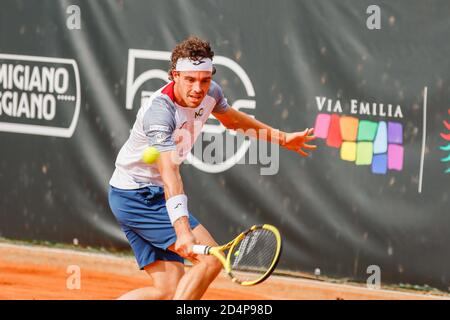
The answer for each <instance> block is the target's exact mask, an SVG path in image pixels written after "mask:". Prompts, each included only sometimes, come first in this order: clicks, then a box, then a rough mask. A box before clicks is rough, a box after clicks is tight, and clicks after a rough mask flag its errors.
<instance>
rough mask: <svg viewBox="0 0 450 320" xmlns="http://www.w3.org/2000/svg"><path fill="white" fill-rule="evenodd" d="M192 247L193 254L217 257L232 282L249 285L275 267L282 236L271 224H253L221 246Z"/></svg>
mask: <svg viewBox="0 0 450 320" xmlns="http://www.w3.org/2000/svg"><path fill="white" fill-rule="evenodd" d="M192 249H193V252H194V253H196V254H209V255H213V256H215V257H216V258H217V259H219V261H220V262H221V263H222V265H223V267H224V268H225V271H226V272H227V273H228V275H229V276H230V277H231V279H232V281H233V282H236V283H238V284H240V285H243V286H252V285H255V284H258V283H261V282H263V281H264V280H266V279H267V278H268V277H269V276H270V274H271V273H272V272H273V271H274V270H275V268H276V266H277V264H278V260H279V258H280V254H281V236H280V232H279V231H278V229H277V228H275V227H274V226H272V225H269V224H264V225H255V226H253V227H251V228H249V229H248V230H246V231H244V232H242V233H241V234H240V235H238V236H237V237H236V238H234V239H233V240H231V241H230V242H228V243H227V244H224V245H222V246H218V247H210V246H204V245H194V246H193V248H192ZM227 250H228V252H227V253H226V251H227Z"/></svg>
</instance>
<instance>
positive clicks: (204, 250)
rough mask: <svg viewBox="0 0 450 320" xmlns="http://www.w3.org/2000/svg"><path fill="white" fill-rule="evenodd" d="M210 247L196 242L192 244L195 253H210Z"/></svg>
mask: <svg viewBox="0 0 450 320" xmlns="http://www.w3.org/2000/svg"><path fill="white" fill-rule="evenodd" d="M210 248H211V247H210V246H203V245H199V244H195V245H193V246H192V252H194V253H195V254H209V249H210Z"/></svg>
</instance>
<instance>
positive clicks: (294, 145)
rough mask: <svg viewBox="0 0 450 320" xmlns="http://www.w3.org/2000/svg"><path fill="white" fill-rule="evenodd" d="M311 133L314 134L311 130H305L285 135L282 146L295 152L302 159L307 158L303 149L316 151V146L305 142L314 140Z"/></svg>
mask: <svg viewBox="0 0 450 320" xmlns="http://www.w3.org/2000/svg"><path fill="white" fill-rule="evenodd" d="M313 133H314V129H313V128H312V129H306V130H304V131H301V132H292V133H286V138H285V141H284V143H283V144H282V146H283V147H285V148H286V149H288V150H292V151H294V152H297V153H298V154H299V155H301V156H303V157H307V156H308V155H309V154H308V153H306V152H305V151H304V150H303V149H305V150H315V149H317V146H316V145H312V144H307V142H309V141H312V140H314V139H316V137H315V136H314V135H313Z"/></svg>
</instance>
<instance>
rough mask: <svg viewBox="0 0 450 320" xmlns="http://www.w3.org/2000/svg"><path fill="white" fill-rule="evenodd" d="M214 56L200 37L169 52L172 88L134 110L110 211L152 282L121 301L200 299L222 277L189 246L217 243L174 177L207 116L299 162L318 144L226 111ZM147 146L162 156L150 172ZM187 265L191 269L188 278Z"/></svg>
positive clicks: (213, 262)
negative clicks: (291, 153) (292, 154)
mask: <svg viewBox="0 0 450 320" xmlns="http://www.w3.org/2000/svg"><path fill="white" fill-rule="evenodd" d="M213 56H214V52H213V51H212V50H211V47H210V45H209V43H208V42H206V41H204V40H202V39H199V38H197V37H189V38H188V39H186V40H185V41H183V42H181V43H179V44H178V45H177V46H176V47H175V48H174V50H173V51H172V55H171V66H170V70H169V78H170V80H172V82H170V83H169V84H167V85H165V86H164V87H162V88H161V89H159V90H158V91H156V92H155V93H154V94H153V95H152V96H151V98H150V99H149V102H148V103H146V104H144V105H143V106H142V107H141V108H140V109H139V111H138V114H137V117H136V121H135V123H134V126H133V129H132V130H131V133H130V136H129V138H128V140H127V141H126V143H125V144H124V145H123V147H122V148H121V150H120V152H119V154H118V156H117V159H116V163H115V165H116V168H115V171H114V173H113V175H112V177H111V180H110V189H109V204H110V207H111V210H112V212H113V213H114V215H115V217H116V219H117V221H118V223H119V225H120V227H121V229H122V230H123V232H124V233H125V235H126V237H127V239H128V241H129V243H130V245H131V248H132V249H133V252H134V254H135V257H136V260H137V262H138V265H139V267H140V268H141V270H142V269H143V270H145V271H146V272H147V273H148V274H149V275H150V277H151V279H152V285H151V286H148V287H144V288H140V289H136V290H133V291H130V292H128V293H125V294H124V295H123V296H121V297H120V298H121V299H200V298H201V297H202V296H203V294H204V293H205V291H206V289H207V288H208V286H209V285H210V283H211V282H212V281H213V280H214V279H215V278H216V276H217V275H218V274H219V272H220V270H221V264H220V263H219V262H218V260H217V258H215V257H213V256H207V255H195V254H194V253H193V252H192V246H193V245H194V244H197V243H201V244H205V245H210V246H216V245H217V243H216V242H215V241H214V239H213V237H212V236H211V234H210V233H209V232H208V231H207V230H206V229H205V228H204V227H203V226H202V225H201V224H200V223H199V222H198V220H197V219H196V218H195V217H194V216H193V215H192V214H190V212H189V210H188V197H187V195H186V193H185V190H184V189H183V182H182V179H181V176H180V171H179V166H180V163H181V161H182V160H183V159H185V158H186V156H187V154H188V153H189V152H190V150H191V148H192V146H193V144H194V142H195V139H196V138H197V137H198V135H199V133H200V129H201V127H202V126H203V124H204V123H205V122H206V120H207V119H208V116H209V115H210V114H211V113H212V114H213V115H214V116H215V117H216V118H217V119H218V120H219V121H220V122H221V123H222V124H223V125H224V126H225V127H226V128H228V129H232V130H238V129H240V130H244V131H247V130H249V129H252V130H251V132H256V134H253V135H256V137H257V138H260V139H266V140H268V141H271V142H273V143H278V144H280V145H281V146H283V147H285V148H287V149H289V150H293V151H295V152H297V153H298V154H300V155H301V156H307V155H308V154H307V152H306V151H305V150H314V149H315V148H316V146H315V145H311V144H307V142H308V141H310V140H313V139H315V137H314V136H313V130H312V129H306V130H305V131H302V132H295V133H285V132H281V131H279V130H276V129H273V128H271V127H269V126H268V125H266V124H264V123H261V122H259V121H258V120H256V119H254V118H252V117H250V116H249V115H247V114H245V113H243V112H240V111H237V110H236V109H234V108H232V107H230V106H229V105H228V103H227V101H226V99H225V98H224V96H223V93H222V89H221V88H220V86H219V85H218V84H217V83H215V82H214V81H213V80H212V77H213V74H214V73H215V68H214V66H213ZM264 130H265V131H264ZM260 132H264V134H260ZM148 146H154V147H155V148H157V149H158V151H159V152H160V156H159V158H158V160H157V161H156V162H155V163H154V164H146V163H144V162H143V161H142V160H141V155H142V153H143V151H144V149H145V148H147V147H148ZM185 258H186V259H189V260H190V261H192V263H193V267H192V268H190V269H189V270H188V271H187V272H186V273H185V270H184V259H185Z"/></svg>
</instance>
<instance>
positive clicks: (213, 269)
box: [199, 256, 222, 278]
mask: <svg viewBox="0 0 450 320" xmlns="http://www.w3.org/2000/svg"><path fill="white" fill-rule="evenodd" d="M199 263H201V264H203V265H204V266H205V268H206V270H205V271H206V272H208V274H209V275H211V276H212V277H213V278H215V277H216V276H217V275H218V274H219V273H220V271H221V270H222V263H220V261H219V259H217V258H216V257H214V256H202V257H201V258H200V261H199Z"/></svg>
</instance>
